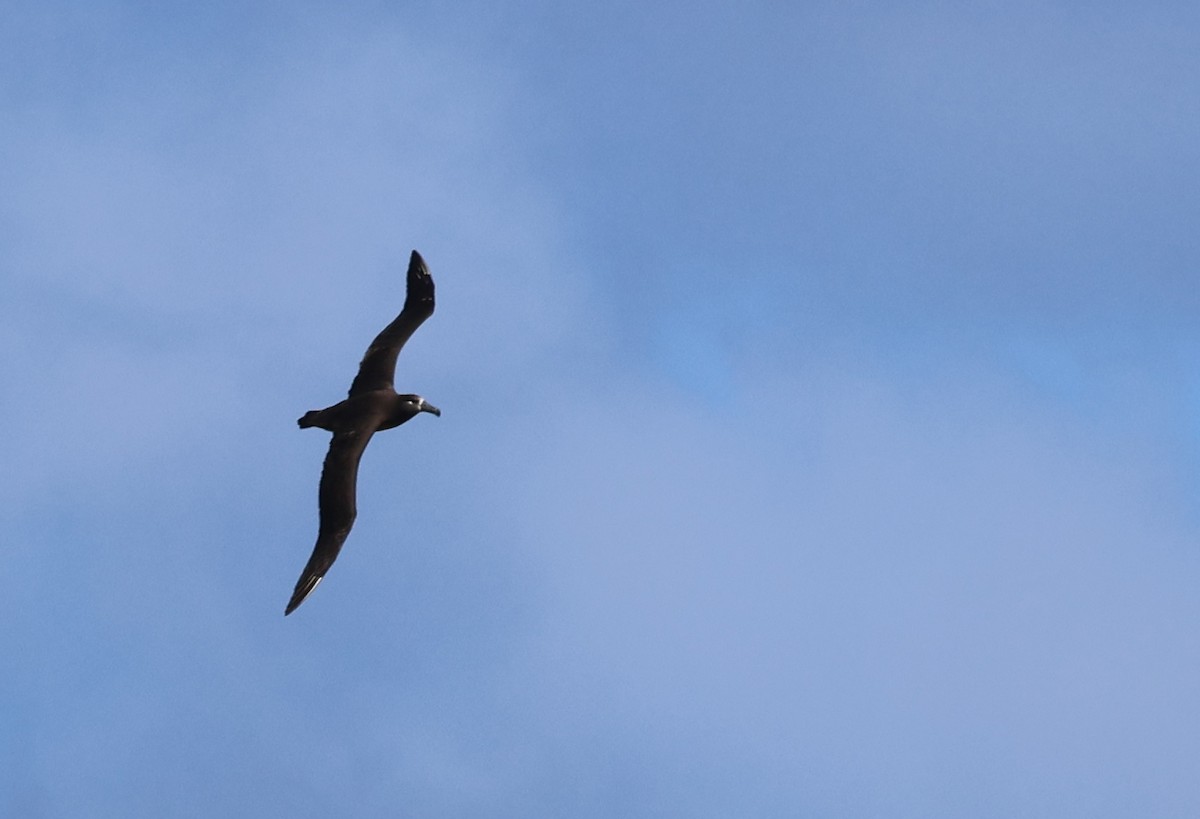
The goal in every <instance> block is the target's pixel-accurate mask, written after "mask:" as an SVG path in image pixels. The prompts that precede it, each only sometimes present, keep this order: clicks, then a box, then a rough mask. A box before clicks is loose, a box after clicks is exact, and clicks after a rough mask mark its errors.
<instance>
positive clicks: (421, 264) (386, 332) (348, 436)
mask: <svg viewBox="0 0 1200 819" xmlns="http://www.w3.org/2000/svg"><path fill="white" fill-rule="evenodd" d="M431 315H433V278H432V277H431V276H430V275H429V269H428V268H427V267H426V266H425V261H424V259H422V258H421V255H420V254H419V253H417V251H415V250H414V251H413V253H412V258H411V259H410V260H409V264H408V295H407V297H406V298H405V300H404V309H403V310H402V311H401V312H400V315H399V316H397V317H396V319H395V320H394V321H393V322H392V323H391V324H389V325H388V326H387V327H385V328H384V329H383V331H382V332H381V333H380V334H379V335H378V336H376V338H375V340H374V341H373V342H371V346H370V347H369V348H367V353H366V355H364V356H363V360H362V363H361V364H359V367H358V375H357V376H356V377H355V379H354V383H353V384H351V386H350V395H349V397H348V398H346V400H344V401H340V402H338V403H337V404H334V405H333V406H331V407H326V408H325V409H322V410H310V411H309V412H306V413H305V414H304V416H303V417H302V418H300V420H299V421H297V423H298V424H299V425H300V427H301V428H302V429H305V428H308V427H320V428H321V429H325V430H329V431H330V432H332V433H333V439H332V440H331V441H330V442H329V452H328V454H326V456H325V466H324V468H323V469H322V471H321V489H320V497H319V503H318V506H319V508H320V512H321V524H320V528H319V530H318V533H317V544H316V546H315V547H313V553H312V557H311V558H309V560H308V565H306V566H305V567H304V571H303V572H302V573H301V575H300V580H299V581H298V582H297V583H296V589H295V591H294V592H293V593H292V598H291V600H290V601H288V605H287V608H286V609H285V610H284V614H285V615H286V614H291V613H292V612H293V611H295V610H296V607H297V606H299V605H300V604H301V603H303V602H304V599H305V598H306V597H308V595H309V594H311V593H312V590H313V589H315V588H316V587H317V584H318V583H320V582H321V579H322V578H323V577H324V576H325V573H326V572H327V571H329V567H330V566H332V565H333V561H334V560H336V559H337V556H338V552H340V551H341V549H342V544H343V543H344V542H345V541H346V536H347V535H349V534H350V528H351V527H352V526H353V525H354V518H355V517H356V515H357V508H356V500H355V498H356V485H357V482H358V462H359V460H360V459H361V458H362V454H363V450H365V449H366V448H367V444H368V443H369V442H370V440H371V436H372V435H374V434H375V433H376V432H379V431H381V430H386V429H393V428H394V427H398V426H400V425H401V424H403V423H404V422H405V421H408V420H409V419H410V418H412V417H414V416H415V415H417V414H418V413H421V412H429V413H432V414H434V415H441V411H440V410H438V408H437V407H435V406H433V405H432V404H430V403H429V402H428V401H426V400H425V399H424V398H422V397H421V396H419V395H410V394H399V393H397V392H396V390H395V388H394V387H393V386H392V381H393V378H394V376H395V369H396V356H397V355H398V354H399V352H400V348H401V347H403V346H404V342H406V341H407V340H408V338H409V336H411V335H412V334H413V332H414V331H415V330H416V329H417V328H418V327H420V326H421V323H422V322H424V321H425V319H427V318H429V316H431Z"/></svg>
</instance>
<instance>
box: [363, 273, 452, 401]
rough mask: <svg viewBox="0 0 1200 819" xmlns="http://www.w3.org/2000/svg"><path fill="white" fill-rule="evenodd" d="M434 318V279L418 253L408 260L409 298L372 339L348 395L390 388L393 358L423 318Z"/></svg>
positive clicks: (393, 369) (394, 373)
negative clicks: (393, 317) (391, 320)
mask: <svg viewBox="0 0 1200 819" xmlns="http://www.w3.org/2000/svg"><path fill="white" fill-rule="evenodd" d="M432 315H433V277H432V276H430V275H429V268H428V267H426V266H425V260H424V259H422V258H421V254H420V253H418V252H417V251H415V250H414V251H413V252H412V256H411V257H410V258H409V260H408V295H406V296H405V298H404V309H403V310H401V311H400V315H398V316H396V319H395V320H394V321H393V322H392V323H391V324H389V325H388V326H387V327H384V328H383V332H381V333H380V334H379V335H377V336H376V337H375V340H374V341H372V342H371V346H370V347H368V348H367V354H366V355H364V356H363V360H362V362H361V363H360V364H359V365H358V375H357V376H355V378H354V383H353V384H351V385H350V396H351V397H353V396H355V395H358V394H359V393H362V392H370V391H371V390H380V389H387V388H390V387H392V381H393V379H394V378H395V377H396V356H397V355H398V354H399V353H400V348H401V347H403V346H404V342H406V341H408V339H409V336H411V335H412V334H413V333H414V332H415V331H416V329H417V328H418V327H420V326H421V324H422V322H424V321H425V319H427V318H429V317H430V316H432Z"/></svg>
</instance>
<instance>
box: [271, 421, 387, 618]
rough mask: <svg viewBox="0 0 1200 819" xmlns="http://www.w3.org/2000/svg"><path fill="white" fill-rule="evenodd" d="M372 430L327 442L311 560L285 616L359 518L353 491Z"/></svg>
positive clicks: (318, 579)
mask: <svg viewBox="0 0 1200 819" xmlns="http://www.w3.org/2000/svg"><path fill="white" fill-rule="evenodd" d="M373 434H374V430H368V431H366V432H339V433H336V434H335V435H334V436H333V440H332V441H330V442H329V452H328V453H327V454H326V455H325V467H324V469H322V470H321V490H320V502H319V506H320V510H321V525H320V529H319V530H318V533H317V545H316V546H315V547H313V553H312V557H310V558H309V559H308V565H306V566H305V567H304V571H303V572H301V574H300V579H299V580H298V581H297V582H296V590H295V591H294V592H292V599H291V600H289V601H288V604H287V609H285V610H284V612H283V613H284V615H285V616H286V615H288V614H291V613H292V612H293V611H295V610H296V607H297V606H299V605H300V604H301V603H303V602H304V598H306V597H308V595H310V594H311V593H312V591H313V589H315V588H316V587H317V584H318V583H320V582H321V578H323V577H324V576H325V573H326V572H327V571H329V567H330V566H332V565H333V561H335V560H337V556H338V552H340V551H341V550H342V544H343V543H345V542H346V536H347V535H348V534H350V527H352V526H353V525H354V518H355V516H356V515H357V514H358V510H357V504H356V502H355V494H356V492H355V489H356V486H357V484H358V462H359V460H361V458H362V454H363V450H364V449H366V448H367V443H368V442H369V441H370V440H371V436H372V435H373Z"/></svg>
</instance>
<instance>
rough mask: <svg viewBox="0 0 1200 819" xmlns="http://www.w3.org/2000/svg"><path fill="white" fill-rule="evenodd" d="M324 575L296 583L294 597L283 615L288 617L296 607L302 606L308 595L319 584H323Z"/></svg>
mask: <svg viewBox="0 0 1200 819" xmlns="http://www.w3.org/2000/svg"><path fill="white" fill-rule="evenodd" d="M322 579H324V578H323V577H314V578H311V579H309V580H307V581H303V582H301V583H298V584H296V590H295V591H294V592H292V599H291V600H289V601H288V604H287V608H285V609H284V610H283V616H284V617H287V616H288V615H289V614H291V613H292V612H293V611H295V610H296V609H298V608H300V604H301V603H303V602H304V601H305V600H307V599H308V596H309V595H310V594H312V593H313V590H314V589H316V588H317V586H319V585H321V580H322Z"/></svg>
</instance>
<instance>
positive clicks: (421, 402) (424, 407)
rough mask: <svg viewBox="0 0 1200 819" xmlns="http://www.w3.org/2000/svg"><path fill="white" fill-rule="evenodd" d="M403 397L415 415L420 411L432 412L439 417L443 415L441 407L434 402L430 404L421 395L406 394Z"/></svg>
mask: <svg viewBox="0 0 1200 819" xmlns="http://www.w3.org/2000/svg"><path fill="white" fill-rule="evenodd" d="M401 397H402V398H403V399H404V403H405V404H406V405H407V406H409V407H410V408H411V409H412V414H413V415H416V414H417V413H418V412H428V413H432V414H433V415H436V416H438V417H439V418H440V417H441V415H442V411H441V410H440V409H438V408H437V407H435V406H434V405H433V404H430V403H429V402H428V401H426V400H425V399H424V398H422V397H421V396H419V395H404V396H401Z"/></svg>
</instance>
